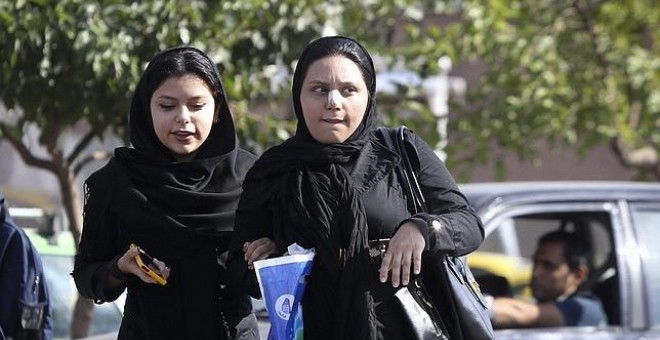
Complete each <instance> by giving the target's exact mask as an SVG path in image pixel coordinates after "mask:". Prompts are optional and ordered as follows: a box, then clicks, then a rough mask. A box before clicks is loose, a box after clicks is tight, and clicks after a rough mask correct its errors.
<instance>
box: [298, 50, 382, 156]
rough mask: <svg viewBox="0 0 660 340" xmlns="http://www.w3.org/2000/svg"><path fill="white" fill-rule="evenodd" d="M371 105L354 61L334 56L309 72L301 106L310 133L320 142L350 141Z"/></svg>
mask: <svg viewBox="0 0 660 340" xmlns="http://www.w3.org/2000/svg"><path fill="white" fill-rule="evenodd" d="M368 102H369V91H368V89H367V85H366V84H365V82H364V78H363V77H362V73H361V72H360V68H359V67H358V66H357V65H356V64H355V63H354V62H353V61H352V60H350V59H347V58H345V57H342V56H330V57H325V58H322V59H319V60H317V61H315V62H314V63H312V64H311V65H310V66H309V69H307V75H306V77H305V79H304V81H303V84H302V88H301V93H300V104H301V106H302V110H303V117H304V119H305V124H306V125H307V129H308V130H309V132H310V134H311V135H312V137H314V139H316V140H317V141H318V142H320V143H323V144H334V143H343V142H344V141H346V140H347V139H348V137H350V136H351V135H352V134H353V133H354V132H355V130H357V128H358V126H360V123H361V122H362V119H363V118H364V115H365V111H366V109H367V104H368Z"/></svg>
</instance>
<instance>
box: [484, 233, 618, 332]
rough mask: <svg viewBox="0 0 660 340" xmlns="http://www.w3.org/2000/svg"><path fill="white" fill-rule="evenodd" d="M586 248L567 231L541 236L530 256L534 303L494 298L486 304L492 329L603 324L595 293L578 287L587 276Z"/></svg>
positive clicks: (599, 304)
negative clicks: (532, 263)
mask: <svg viewBox="0 0 660 340" xmlns="http://www.w3.org/2000/svg"><path fill="white" fill-rule="evenodd" d="M587 252H588V249H587V247H586V246H585V245H584V244H583V243H582V242H581V241H580V237H579V236H578V235H577V234H575V233H573V232H567V231H554V232H550V233H548V234H545V235H543V236H541V238H540V239H539V241H538V246H537V249H536V252H535V254H534V257H533V261H534V266H533V271H532V282H531V289H532V295H533V296H534V298H535V299H536V302H535V303H531V302H526V301H520V300H516V299H512V298H505V297H497V298H494V299H492V302H491V303H490V314H491V320H492V322H493V326H494V327H495V328H514V327H561V326H598V325H604V324H606V323H607V317H606V315H605V312H604V310H603V306H602V304H601V302H600V300H598V298H597V297H596V296H594V295H593V294H590V293H589V292H587V291H585V290H581V289H580V285H581V284H582V283H583V282H584V281H585V280H586V279H587V277H588V274H589V269H588V266H587V256H586V255H587Z"/></svg>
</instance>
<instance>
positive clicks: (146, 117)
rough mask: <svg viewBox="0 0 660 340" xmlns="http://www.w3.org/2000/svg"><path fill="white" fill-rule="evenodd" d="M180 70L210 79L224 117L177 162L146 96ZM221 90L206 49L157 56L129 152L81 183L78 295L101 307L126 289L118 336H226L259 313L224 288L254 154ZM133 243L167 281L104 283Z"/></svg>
mask: <svg viewBox="0 0 660 340" xmlns="http://www.w3.org/2000/svg"><path fill="white" fill-rule="evenodd" d="M200 65H201V66H200ZM182 67H188V68H187V69H181V68H182ZM202 68H203V70H202ZM183 74H194V75H195V76H196V77H198V78H199V79H201V80H204V81H205V82H206V85H207V86H208V87H209V90H210V91H211V92H212V94H213V96H214V101H215V104H216V109H217V110H218V112H217V113H216V117H217V118H216V120H214V122H213V125H212V127H211V130H210V133H209V136H208V138H207V139H206V140H205V141H204V142H203V144H202V145H201V146H200V147H199V149H197V150H196V153H195V154H194V158H193V159H192V160H190V161H185V162H176V161H175V159H174V157H173V153H172V151H171V150H169V149H167V148H166V147H165V145H163V144H162V143H161V142H160V141H159V139H158V138H157V136H156V133H155V130H154V126H153V122H152V118H151V111H150V100H151V96H152V95H153V93H154V91H156V89H157V88H158V87H160V86H161V85H162V84H163V82H165V81H166V80H167V79H169V78H170V77H179V76H181V75H183ZM224 93H225V91H224V90H223V89H222V84H221V82H220V78H219V75H218V74H217V70H215V64H214V63H213V62H212V61H211V60H210V59H208V57H206V56H205V55H203V53H201V52H199V51H197V50H195V49H192V48H187V47H183V48H175V49H171V50H167V51H164V52H162V53H161V54H159V55H157V56H156V57H155V58H154V59H153V60H152V61H151V62H150V63H149V66H148V67H147V70H146V71H145V74H144V75H143V76H142V78H141V79H140V82H139V83H138V86H137V88H136V90H135V95H134V96H133V101H132V104H131V112H130V123H131V125H130V130H131V131H130V132H131V133H130V138H131V143H132V145H133V148H118V149H116V150H115V157H114V158H113V159H111V160H110V161H109V163H108V164H107V165H106V166H105V167H103V168H101V169H100V170H98V171H97V172H95V173H94V174H92V175H91V176H90V177H89V178H88V179H87V181H86V182H85V193H84V194H85V208H84V221H83V233H82V238H81V241H80V245H79V253H78V255H77V256H76V261H75V268H74V271H73V273H72V274H73V277H74V279H75V282H76V286H77V287H78V291H79V292H80V294H81V295H83V296H85V297H88V298H91V299H94V301H95V302H96V303H102V302H105V301H112V300H114V299H116V298H117V297H118V296H119V295H120V294H121V293H122V292H123V291H124V289H127V296H126V304H125V306H124V318H123V320H122V324H121V328H120V330H119V338H120V339H141V340H142V339H227V338H229V335H228V334H227V333H228V332H230V333H232V334H231V335H232V336H233V334H234V333H236V332H237V329H236V327H237V325H238V324H239V322H240V321H241V320H243V319H244V318H245V320H244V321H250V320H249V318H250V317H252V318H253V317H254V315H252V314H251V312H252V305H251V301H250V299H249V296H247V295H246V294H238V293H236V292H235V291H234V290H232V289H231V288H230V287H227V282H228V281H229V280H228V278H227V271H226V270H225V260H224V259H226V251H227V249H228V245H229V240H230V237H231V232H232V230H233V227H234V216H235V209H236V207H237V205H238V200H239V198H240V195H241V192H242V188H241V185H242V183H243V179H244V178H245V174H246V173H247V170H248V169H249V168H250V167H251V166H252V164H253V163H254V161H255V158H256V157H255V156H254V155H252V154H250V153H248V152H246V151H244V150H241V149H239V148H238V147H237V146H236V134H235V131H234V124H233V121H232V116H231V112H230V111H229V107H228V106H227V98H225V96H224ZM131 243H134V244H136V245H138V246H139V247H141V248H143V249H144V250H145V251H146V252H148V253H149V254H150V255H152V256H154V257H155V258H157V259H159V260H161V261H163V262H165V264H166V265H167V266H168V267H169V268H170V276H169V278H168V280H167V284H166V285H164V286H160V285H156V284H146V283H144V282H142V281H141V280H139V279H137V277H133V276H129V277H131V279H129V280H127V281H124V285H123V286H120V287H117V288H114V289H113V288H112V287H109V286H108V284H107V283H108V277H109V275H110V272H111V270H112V269H113V268H114V266H115V265H116V261H117V259H118V258H119V257H120V256H122V255H123V254H124V253H125V252H126V251H127V250H128V249H129V245H130V244H131ZM246 317H247V318H246ZM241 325H242V326H245V327H248V328H250V329H239V330H238V331H239V332H240V333H243V332H253V333H256V332H258V330H257V328H256V323H255V322H253V323H249V322H243V323H241ZM242 326H241V327H242ZM254 337H258V335H257V334H254Z"/></svg>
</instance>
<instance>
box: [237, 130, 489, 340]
mask: <svg viewBox="0 0 660 340" xmlns="http://www.w3.org/2000/svg"><path fill="white" fill-rule="evenodd" d="M413 140H414V143H415V146H416V148H417V151H418V153H419V160H420V164H421V169H420V173H419V174H418V179H419V181H420V185H421V187H422V191H423V193H424V195H425V197H426V201H427V205H428V207H429V211H430V212H431V214H417V215H414V216H411V214H410V213H409V211H408V209H407V200H406V198H405V196H404V191H403V189H402V187H401V185H400V182H399V180H398V178H397V176H396V173H395V171H394V167H395V166H396V164H397V162H398V161H399V156H398V155H397V154H396V153H395V152H394V151H391V150H388V149H387V148H386V147H385V146H384V145H383V144H382V143H381V142H380V141H379V140H378V139H377V138H376V137H375V135H373V133H372V135H371V136H370V138H368V141H367V142H366V143H365V145H364V146H363V147H362V149H361V150H360V151H359V154H358V155H357V157H356V158H355V162H354V166H353V169H352V171H351V172H350V176H349V181H350V185H351V186H352V187H353V188H355V191H354V193H355V195H356V196H357V197H358V199H359V201H360V202H361V204H363V206H364V212H365V215H366V221H365V222H366V223H365V225H366V226H368V227H367V235H365V239H369V240H372V239H378V238H389V237H391V236H392V235H393V234H394V233H395V231H396V230H397V228H398V226H399V225H401V224H402V223H403V222H404V221H405V220H407V219H412V220H413V221H414V222H415V223H416V224H417V225H418V226H419V227H420V230H421V231H422V233H423V234H424V237H425V239H426V240H427V242H426V245H427V251H433V252H435V251H446V252H448V253H450V254H452V255H464V254H467V253H469V252H471V251H473V250H475V249H477V248H478V247H479V245H480V244H481V242H482V240H483V228H482V225H481V221H480V219H479V218H478V217H477V216H476V215H475V213H474V212H473V211H472V209H471V208H470V207H469V206H468V204H467V201H466V199H465V197H464V196H463V195H462V194H461V193H460V191H459V190H458V188H457V186H456V184H455V183H454V180H453V178H452V176H451V174H450V173H449V171H448V170H447V169H446V167H445V166H444V164H443V163H442V161H440V160H439V159H438V158H437V156H436V155H435V154H434V152H433V150H432V149H431V148H430V147H429V146H428V145H427V144H426V143H425V142H424V141H423V140H421V139H420V138H418V137H417V136H413ZM278 156H281V155H279V154H278ZM263 157H264V156H262V158H263ZM273 158H274V157H273ZM260 161H261V160H260ZM257 164H258V163H257ZM315 166H318V167H320V168H323V167H324V165H323V164H319V165H315ZM255 167H257V165H255ZM310 168H312V169H313V167H310ZM307 171H310V172H311V171H312V170H310V169H309V168H308V169H307ZM340 171H341V170H340ZM287 173H290V174H291V175H290V176H287V175H286V174H284V173H282V174H278V175H279V176H280V177H285V178H290V177H291V176H294V175H293V174H294V173H295V170H293V169H287ZM250 174H252V172H251V173H250ZM250 174H249V175H248V177H249V178H252V177H250ZM282 182H285V180H282V179H276V178H271V177H268V176H263V178H259V179H255V180H254V181H250V182H248V180H246V183H245V185H244V193H243V196H242V198H241V203H240V205H239V209H238V211H237V217H236V231H235V239H234V242H233V243H232V248H231V250H232V252H231V253H230V261H229V266H230V270H232V271H237V272H242V273H243V275H239V276H237V277H242V279H243V281H242V282H241V286H244V287H246V288H248V289H249V293H250V294H251V295H253V296H259V287H258V285H257V282H256V277H255V275H254V273H253V272H249V271H247V270H246V268H247V267H246V264H245V262H244V260H243V256H242V252H241V249H240V248H241V246H242V244H243V243H244V242H246V241H253V240H255V239H258V238H261V237H270V238H273V239H274V241H275V242H276V244H277V246H278V252H279V253H283V252H284V251H285V250H286V247H287V246H288V245H289V244H291V243H293V242H296V243H298V244H300V245H302V246H304V247H315V248H316V251H317V257H315V263H314V266H313V268H312V274H311V276H310V278H309V281H308V286H307V289H306V294H305V297H304V299H303V310H304V311H305V312H304V313H305V315H304V318H305V334H306V336H307V334H308V330H310V331H313V332H314V334H315V335H316V336H315V337H312V338H315V339H318V338H335V337H334V336H333V334H336V333H334V332H335V330H334V328H335V324H333V322H332V321H330V320H329V319H328V320H322V318H321V317H318V316H315V315H313V314H315V313H317V312H318V311H319V310H322V309H326V308H327V309H334V308H339V307H336V306H337V305H338V304H339V303H340V301H338V300H339V297H341V296H342V293H343V292H341V289H349V288H350V289H353V290H355V288H356V287H362V288H361V289H362V292H363V293H365V294H367V295H368V296H370V298H371V299H373V303H374V304H375V305H379V304H380V303H382V302H383V301H388V300H389V299H391V298H392V295H393V293H394V292H395V291H396V289H395V288H392V286H391V284H390V283H389V282H388V283H384V284H383V283H380V282H379V281H378V267H377V266H373V265H372V266H367V267H359V268H360V270H362V272H359V273H355V278H354V280H353V281H352V282H350V284H347V285H346V286H344V287H341V286H342V282H341V280H342V276H343V275H344V274H345V271H346V270H348V269H347V268H346V267H343V266H342V265H341V263H340V261H339V256H337V257H336V258H334V259H333V258H332V256H331V255H330V256H328V255H327V254H323V252H324V251H327V252H331V251H332V250H333V249H334V250H335V252H338V250H339V249H340V248H345V247H346V246H347V243H345V241H343V240H341V239H340V240H334V241H332V240H330V241H328V242H327V244H321V243H318V242H315V239H314V238H313V237H310V238H307V239H305V237H304V231H303V232H301V234H302V235H303V236H301V237H297V235H296V234H291V232H290V230H291V229H293V228H294V227H295V226H297V225H300V230H304V229H305V228H307V229H310V228H312V226H313V225H314V224H315V223H318V222H317V221H315V220H313V219H318V218H321V217H320V216H322V214H330V215H332V214H336V215H340V212H339V211H338V210H340V209H341V207H340V208H339V209H336V207H332V206H331V207H324V208H325V209H319V210H317V211H314V210H309V215H310V216H302V214H303V211H304V210H303V211H301V214H300V215H293V216H291V215H287V213H289V214H290V210H289V208H287V205H289V206H293V205H295V202H296V201H295V200H294V199H293V198H283V197H282V196H280V195H281V194H282V190H283V187H282V186H280V185H278V184H279V183H282ZM332 183H334V182H328V183H322V184H323V185H325V186H324V187H323V189H324V190H332V187H333V185H332ZM300 187H301V190H305V188H306V186H305V185H301V186H300ZM310 190H318V188H310ZM305 195H306V193H305V192H303V195H302V198H301V199H299V200H298V201H299V202H303V203H304V202H308V201H309V200H308V199H307V197H305ZM310 195H311V193H310ZM314 208H315V207H313V206H312V207H311V209H314ZM310 219H311V220H310ZM433 220H437V221H439V222H440V224H441V225H442V227H441V228H440V229H436V228H432V227H430V225H431V222H432V221H433ZM337 223H338V224H340V223H349V224H350V225H353V224H351V222H337ZM324 249H327V250H324ZM354 256H355V257H356V258H360V259H361V258H362V257H363V256H368V254H367V252H366V245H359V246H358V247H357V249H356V254H355V255H354ZM321 261H323V262H321ZM357 262H359V260H358V261H357ZM422 270H424V269H423V268H422ZM233 278H234V277H232V279H233ZM351 285H352V286H351ZM310 302H311V303H310ZM389 305H391V306H395V304H389ZM349 309H350V307H349ZM380 310H383V311H382V314H381V311H380ZM310 311H311V312H310ZM397 312H398V313H401V311H392V310H391V308H384V309H383V308H375V313H376V315H375V318H376V319H378V321H379V322H377V323H376V324H377V328H380V329H378V330H377V333H378V334H379V335H378V337H377V338H387V335H385V334H387V333H388V330H386V328H389V327H394V326H395V324H391V323H389V324H388V323H383V322H380V321H381V320H380V318H381V316H383V317H385V314H388V315H389V316H388V317H387V318H388V319H396V318H392V317H391V313H397ZM349 315H351V314H349ZM317 319H318V322H314V321H316V320H317ZM399 320H403V317H402V316H401V317H400V318H399ZM308 325H311V326H309V327H308ZM397 327H398V326H397Z"/></svg>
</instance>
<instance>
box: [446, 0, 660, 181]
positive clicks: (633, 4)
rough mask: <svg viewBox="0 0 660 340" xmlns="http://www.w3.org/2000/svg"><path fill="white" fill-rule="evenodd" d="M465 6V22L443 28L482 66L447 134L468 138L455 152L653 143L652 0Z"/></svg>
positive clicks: (658, 75) (657, 110)
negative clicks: (464, 106)
mask: <svg viewBox="0 0 660 340" xmlns="http://www.w3.org/2000/svg"><path fill="white" fill-rule="evenodd" d="M462 3H463V9H462V10H463V11H462V18H463V20H462V21H461V22H460V23H458V24H456V27H454V28H453V29H447V30H446V32H447V33H448V39H451V40H452V41H453V42H454V43H455V44H456V50H457V51H458V52H459V53H458V55H459V58H461V59H462V60H468V59H479V60H481V61H483V63H484V64H485V65H487V72H486V74H485V75H484V76H483V78H482V81H481V84H480V87H479V89H478V90H477V91H476V92H474V93H473V96H472V97H471V98H470V100H469V101H470V102H471V103H473V105H478V106H477V109H472V110H469V111H467V110H466V111H465V112H462V113H461V115H462V116H461V119H458V120H455V121H454V123H455V125H454V126H453V129H452V132H454V131H456V132H457V133H460V134H461V135H463V136H466V138H463V139H461V138H457V140H458V141H460V140H467V136H469V137H470V138H469V144H468V143H465V144H464V143H460V142H457V143H454V144H453V145H452V147H453V148H454V150H456V149H465V148H469V149H470V150H472V151H473V152H474V155H476V156H477V157H481V158H482V159H485V158H487V157H488V155H489V153H490V152H491V150H492V148H493V146H494V144H495V145H497V146H499V147H501V148H504V149H508V150H513V151H515V152H517V153H518V155H519V156H520V157H521V158H523V159H524V158H528V157H534V156H535V155H536V150H537V148H538V147H539V143H541V142H542V141H550V142H551V143H552V142H558V141H561V142H563V143H567V144H568V145H569V146H572V147H574V148H576V149H577V150H579V151H581V152H587V151H588V150H589V148H591V147H592V146H594V145H597V144H601V145H602V144H603V143H611V144H614V142H615V141H616V142H623V143H624V144H625V145H627V148H628V149H631V150H634V149H641V148H650V149H654V150H656V151H657V150H658V149H660V145H659V144H660V105H659V103H660V100H659V98H660V92H659V91H658V89H659V88H660V83H659V81H660V57H659V54H658V44H657V37H658V33H659V31H658V28H659V27H660V23H659V22H658V21H659V20H660V7H658V6H656V5H654V1H650V0H649V1H635V0H628V1H554V0H538V1H512V0H474V1H463V2H462ZM456 28H459V29H456ZM624 157H625V155H624ZM656 159H657V152H656ZM631 166H633V167H634V166H638V167H642V166H644V165H640V164H631ZM651 167H653V165H651ZM658 169H660V167H659V166H658V163H657V160H656V163H655V171H656V173H657V174H659V175H660V171H659V170H658ZM651 171H653V170H651ZM659 178H660V177H659Z"/></svg>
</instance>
